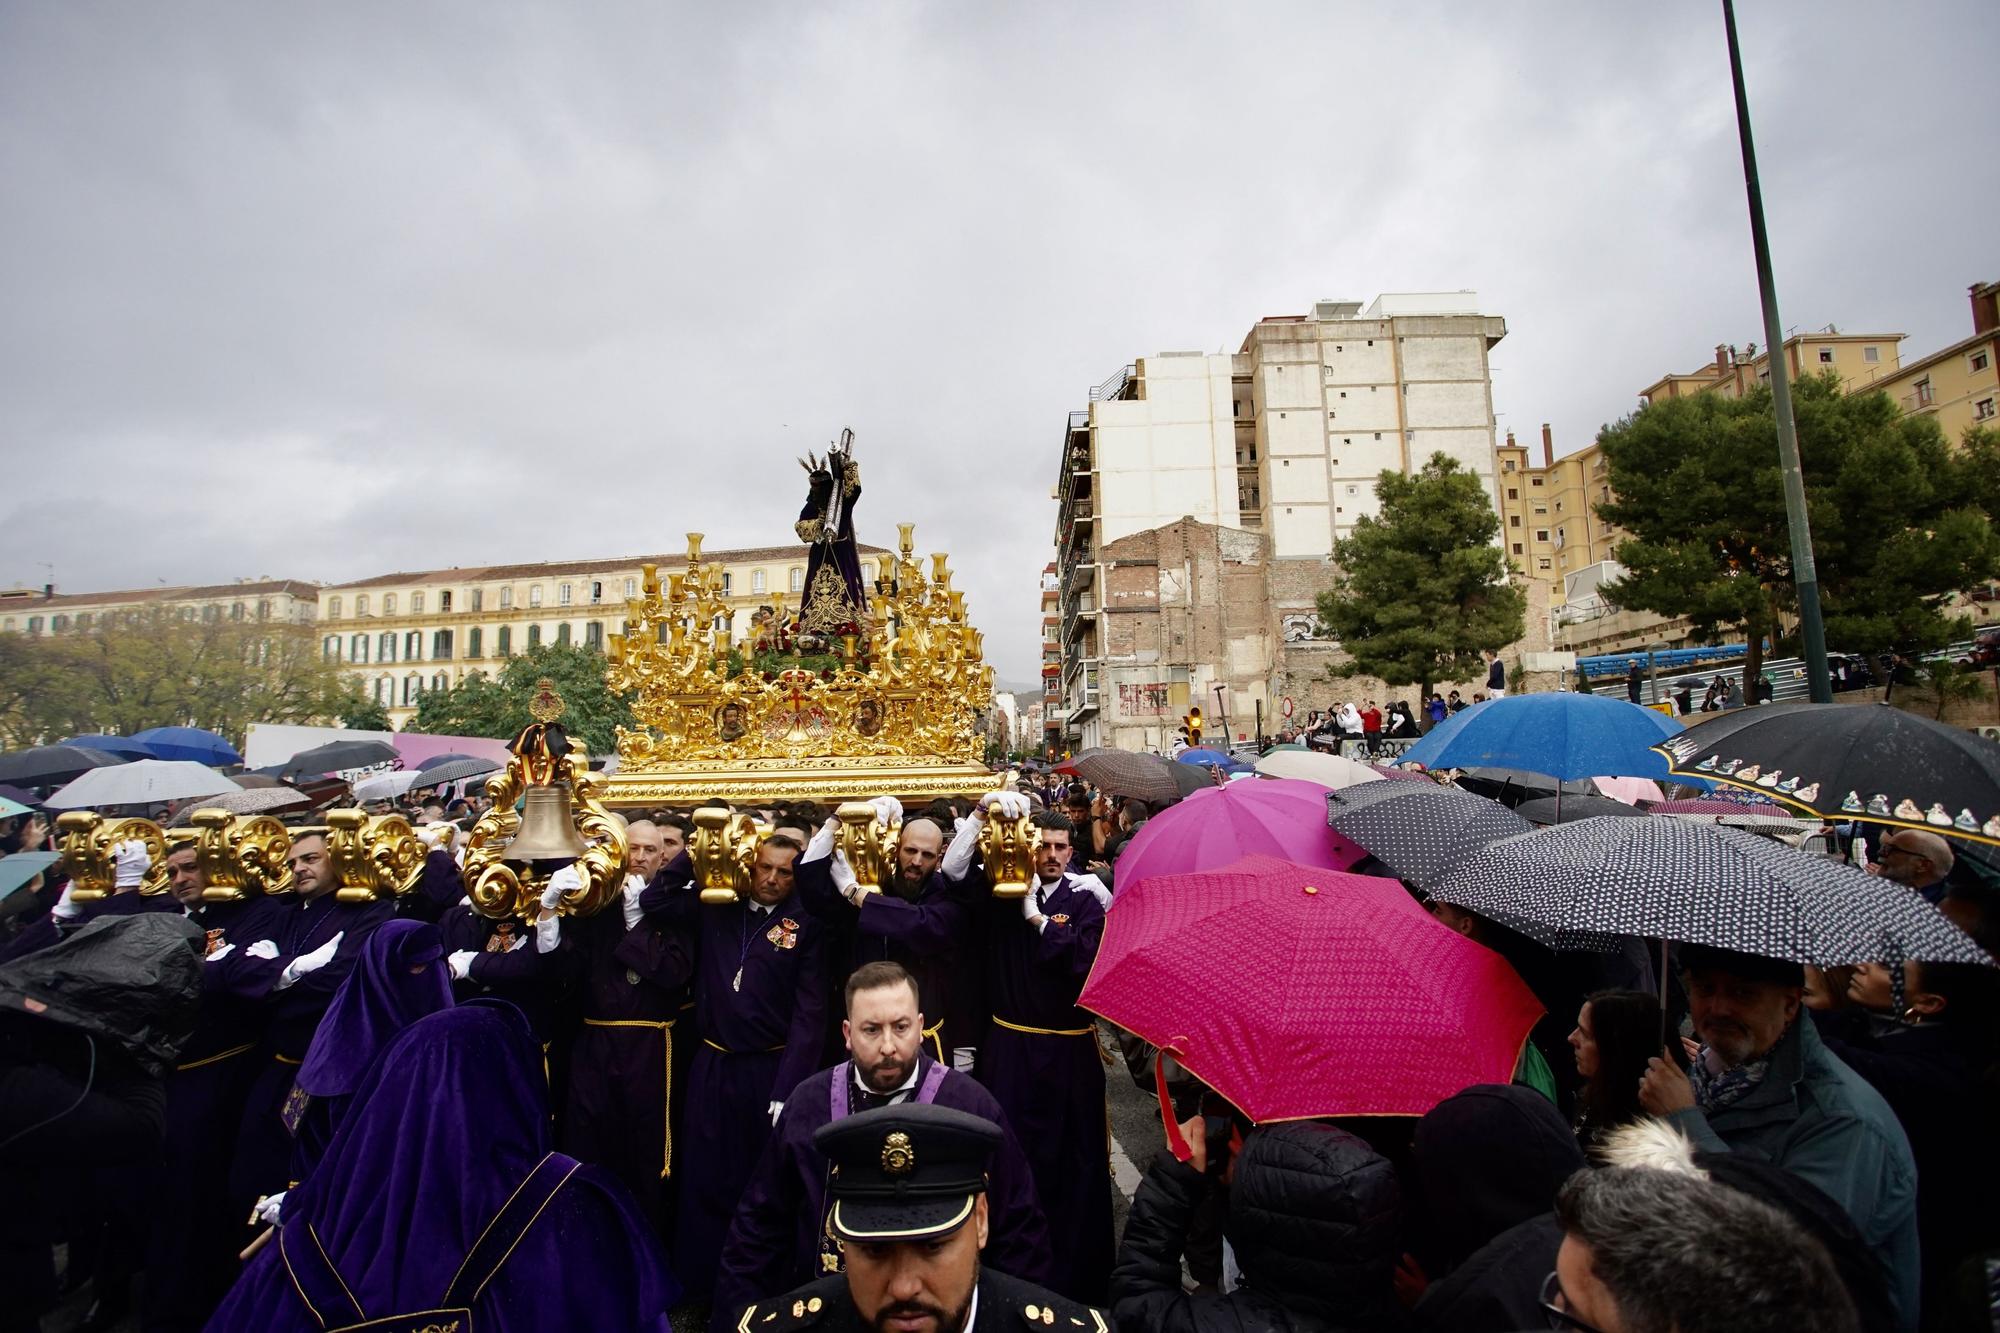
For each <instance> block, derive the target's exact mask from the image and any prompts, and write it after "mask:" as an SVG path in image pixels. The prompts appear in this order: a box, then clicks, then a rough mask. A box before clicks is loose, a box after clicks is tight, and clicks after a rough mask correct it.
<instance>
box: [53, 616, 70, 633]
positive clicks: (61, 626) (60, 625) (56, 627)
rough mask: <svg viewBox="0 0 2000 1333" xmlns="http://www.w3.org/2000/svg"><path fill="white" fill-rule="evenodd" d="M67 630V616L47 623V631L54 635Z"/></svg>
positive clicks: (58, 617)
mask: <svg viewBox="0 0 2000 1333" xmlns="http://www.w3.org/2000/svg"><path fill="white" fill-rule="evenodd" d="M68 628H69V617H68V616H57V617H56V618H55V619H53V620H51V621H50V622H49V629H50V630H52V631H54V632H56V633H61V632H62V631H63V630H66V629H68Z"/></svg>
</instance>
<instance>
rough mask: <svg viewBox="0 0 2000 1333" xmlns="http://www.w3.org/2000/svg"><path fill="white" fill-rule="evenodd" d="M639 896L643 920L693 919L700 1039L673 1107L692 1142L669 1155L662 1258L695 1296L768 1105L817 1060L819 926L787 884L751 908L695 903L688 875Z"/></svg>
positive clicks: (822, 985)
mask: <svg viewBox="0 0 2000 1333" xmlns="http://www.w3.org/2000/svg"><path fill="white" fill-rule="evenodd" d="M663 877H664V872H663ZM641 905H642V906H643V907H646V908H647V910H648V911H649V912H650V913H651V914H652V916H651V917H649V919H659V920H661V921H663V922H669V923H688V922H691V923H693V924H694V925H695V927H696V939H697V942H698V943H697V947H698V962H697V964H696V971H695V978H696V981H695V1026H696V1029H697V1031H699V1033H700V1034H701V1045H700V1046H699V1047H698V1048H696V1050H695V1053H694V1068H693V1070H692V1071H691V1072H690V1074H689V1077H688V1094H687V1105H686V1107H685V1109H684V1111H683V1115H684V1118H685V1123H686V1124H687V1126H688V1133H689V1134H690V1135H691V1136H692V1137H693V1138H694V1139H695V1140H696V1141H698V1142H699V1143H700V1144H701V1151H700V1152H698V1153H688V1154H683V1155H682V1157H681V1162H682V1164H683V1169H682V1170H681V1172H680V1189H679V1195H680V1198H679V1201H678V1202H679V1206H678V1211H677V1215H676V1224H675V1228H674V1259H675V1263H676V1266H677V1267H678V1268H679V1270H680V1272H681V1274H682V1277H683V1279H684V1280H685V1281H686V1282H687V1283H688V1287H689V1294H690V1295H691V1296H693V1297H695V1298H696V1299H705V1298H706V1297H707V1295H708V1290H709V1287H710V1285H711V1284H712V1283H713V1282H714V1280H715V1265H716V1261H717V1259H718V1258H719V1257H720V1255H721V1253H722V1241H723V1237H724V1236H725V1235H727V1234H728V1231H729V1220H730V1218H731V1217H733V1216H734V1215H735V1212H736V1204H737V1200H739V1199H740V1198H741V1197H742V1195H743V1189H744V1187H745V1186H746V1185H747V1184H749V1182H750V1175H751V1173H752V1172H753V1171H754V1170H755V1169H756V1166H757V1159H758V1157H759V1156H760V1155H762V1153H763V1151H764V1141H765V1139H767V1138H769V1137H770V1133H771V1116H770V1111H769V1107H770V1104H771V1103H772V1102H782V1101H784V1100H785V1098H786V1097H788V1096H790V1095H791V1091H792V1089H793V1088H795V1087H797V1086H798V1084H799V1082H800V1080H802V1079H804V1078H805V1077H806V1075H808V1074H810V1073H812V1072H813V1071H814V1070H815V1069H816V1068H818V1066H819V1055H820V1043H821V1037H822V1033H823V1028H822V1026H821V1025H822V1024H823V1023H824V1022H825V1019H826V1004H827V985H828V982H827V975H826V962H825V959H826V950H825V927H823V926H822V925H821V924H820V923H819V922H818V921H816V920H814V919H813V917H812V915H811V914H810V913H808V912H807V911H806V910H805V908H804V907H802V906H800V904H799V901H798V894H797V893H796V892H794V893H793V894H791V895H790V896H788V897H787V898H786V899H785V900H784V901H783V902H780V903H778V904H776V905H775V906H773V907H769V908H764V909H761V910H759V909H758V908H756V907H755V906H754V905H753V904H752V903H750V902H749V901H748V900H738V901H736V902H731V903H727V904H718V905H712V906H704V905H703V904H702V902H701V898H700V895H699V893H697V892H696V890H695V888H694V885H693V883H692V881H691V880H689V881H688V882H686V883H682V884H680V885H679V886H678V887H672V888H669V887H667V886H665V885H663V884H662V883H661V882H660V880H655V882H654V885H653V886H651V887H649V888H648V889H647V890H646V894H645V896H644V897H642V898H641Z"/></svg>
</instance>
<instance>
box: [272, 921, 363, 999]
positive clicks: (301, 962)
mask: <svg viewBox="0 0 2000 1333" xmlns="http://www.w3.org/2000/svg"><path fill="white" fill-rule="evenodd" d="M345 934H347V932H346V931H344V930H337V931H335V932H334V933H333V938H332V939H330V940H328V941H327V942H326V943H325V944H322V945H320V946H319V948H317V949H314V950H313V951H312V952H311V953H302V954H300V955H299V956H298V957H297V958H294V959H293V960H292V961H291V962H289V963H286V964H285V970H284V971H282V972H280V973H279V974H278V989H279V990H283V989H284V988H285V987H287V986H289V985H291V984H293V983H294V982H296V981H297V980H298V979H299V978H300V977H302V976H304V975H306V974H307V973H308V972H317V971H319V970H320V969H321V968H322V967H325V966H326V965H327V964H328V963H330V962H332V961H333V956H334V955H335V954H337V953H339V952H340V940H341V937H342V936H343V935H345Z"/></svg>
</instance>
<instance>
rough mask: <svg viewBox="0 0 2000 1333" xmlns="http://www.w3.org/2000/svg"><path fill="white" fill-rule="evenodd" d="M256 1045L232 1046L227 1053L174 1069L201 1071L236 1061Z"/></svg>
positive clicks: (247, 1042) (176, 1066)
mask: <svg viewBox="0 0 2000 1333" xmlns="http://www.w3.org/2000/svg"><path fill="white" fill-rule="evenodd" d="M256 1044H257V1043H256V1042H254V1041H246V1042H244V1043H243V1044H242V1045H241V1046H232V1047H230V1048H229V1049H228V1050H226V1051H217V1052H216V1053H215V1054H214V1055H210V1056H204V1057H203V1058H202V1059H199V1060H190V1061H188V1062H187V1063H186V1064H184V1065H175V1066H174V1069H175V1071H176V1072H181V1071H184V1070H189V1069H200V1068H201V1067H202V1066H203V1065H213V1064H220V1063H222V1062H223V1061H224V1060H231V1059H234V1058H235V1057H237V1056H239V1055H241V1054H243V1052H245V1051H247V1050H249V1049H250V1048H251V1047H252V1046H255V1045H256ZM280 1058H282V1057H280Z"/></svg>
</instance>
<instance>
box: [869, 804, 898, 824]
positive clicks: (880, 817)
mask: <svg viewBox="0 0 2000 1333" xmlns="http://www.w3.org/2000/svg"><path fill="white" fill-rule="evenodd" d="M868 804H870V805H872V806H874V807H875V822H876V823H877V824H880V825H881V826H882V827H883V828H889V827H891V826H892V825H896V824H900V823H902V822H903V803H902V802H901V801H899V800H897V799H896V798H895V797H893V796H877V797H876V798H875V799H874V800H872V801H870V802H869V803H868Z"/></svg>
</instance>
